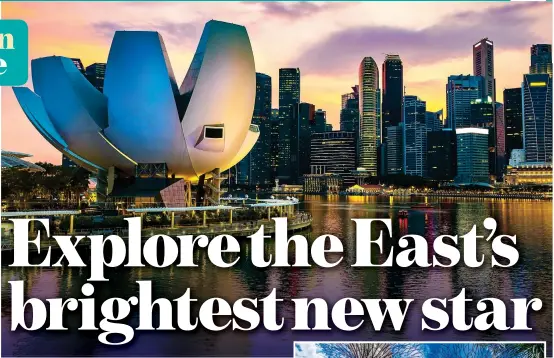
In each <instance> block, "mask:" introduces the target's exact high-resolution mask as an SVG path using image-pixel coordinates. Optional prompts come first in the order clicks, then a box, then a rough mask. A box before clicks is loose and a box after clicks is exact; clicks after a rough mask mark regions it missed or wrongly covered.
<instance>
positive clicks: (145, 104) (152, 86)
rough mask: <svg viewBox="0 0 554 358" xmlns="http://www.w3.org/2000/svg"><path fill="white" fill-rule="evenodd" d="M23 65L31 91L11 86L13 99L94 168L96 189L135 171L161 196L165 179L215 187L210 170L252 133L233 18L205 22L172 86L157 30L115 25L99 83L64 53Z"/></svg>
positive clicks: (57, 142) (241, 33)
mask: <svg viewBox="0 0 554 358" xmlns="http://www.w3.org/2000/svg"><path fill="white" fill-rule="evenodd" d="M31 69H32V82H33V88H34V92H33V91H32V90H30V89H29V88H27V87H14V88H13V90H14V93H15V95H16V97H17V100H18V101H19V104H20V105H21V108H22V109H23V111H24V112H25V114H26V115H27V118H28V119H29V120H30V121H31V123H32V124H33V125H34V126H35V128H36V129H37V130H38V131H39V132H40V133H41V134H42V135H43V136H44V138H46V140H48V142H50V143H51V144H52V145H53V146H54V147H55V148H57V149H58V150H59V151H61V152H62V153H63V154H64V155H66V156H67V157H69V158H70V159H71V160H73V161H74V162H75V163H77V164H78V165H80V166H82V167H84V168H86V169H88V170H89V171H91V172H92V173H93V174H95V175H96V176H98V177H99V178H104V179H103V180H104V181H105V183H106V185H105V188H106V189H105V191H106V194H113V193H112V192H113V191H114V190H116V191H117V190H119V189H118V188H120V189H121V188H123V189H125V188H132V187H133V186H135V187H136V186H137V185H138V186H140V185H141V184H140V183H139V182H140V179H148V180H149V182H150V183H153V182H154V181H155V180H154V179H161V180H158V183H157V184H156V185H155V186H156V187H157V189H156V190H158V189H159V190H161V192H162V193H161V195H162V198H163V190H166V189H171V187H173V189H175V187H179V188H181V187H182V188H183V189H182V190H184V191H185V192H186V191H187V190H189V193H188V194H186V193H185V197H186V196H187V195H188V196H189V197H190V185H191V183H199V186H200V187H202V188H204V185H205V184H206V185H208V190H212V191H214V192H217V191H218V190H219V183H220V180H221V178H220V177H219V174H220V172H221V171H224V170H226V169H228V168H230V167H231V166H233V165H235V164H236V163H237V162H239V161H240V160H241V159H242V158H243V157H245V156H246V154H248V152H249V151H250V150H251V149H252V147H253V146H254V144H255V143H256V140H257V138H258V136H259V130H258V127H257V126H255V125H252V124H251V119H252V112H253V109H254V100H255V92H256V72H255V66H254V56H253V53H252V47H251V45H250V40H249V37H248V33H247V31H246V29H245V28H244V27H243V26H239V25H235V24H230V23H225V22H220V21H214V20H212V21H209V22H208V23H206V25H205V27H204V31H203V32H202V35H201V38H200V42H199V44H198V47H197V49H196V53H195V55H194V57H193V59H192V63H191V65H190V68H189V69H188V72H187V74H186V76H185V78H184V80H183V81H182V83H181V85H180V86H178V85H177V81H176V79H175V76H174V74H173V69H172V67H171V63H170V61H169V58H168V54H167V51H166V48H165V45H164V41H163V39H162V37H161V35H160V34H159V33H157V32H151V31H117V32H116V33H115V35H114V37H113V40H112V44H111V48H110V52H109V56H108V60H107V64H106V71H105V79H104V88H103V92H101V91H99V90H98V89H97V88H95V87H94V86H93V85H92V84H91V83H90V82H89V81H88V80H87V78H86V77H85V76H84V75H83V73H82V72H81V71H79V69H78V68H77V67H76V66H75V65H74V63H73V61H72V60H71V59H70V58H67V57H60V56H50V57H43V58H37V59H34V60H32V62H31ZM210 183H211V184H210ZM142 185H143V186H144V184H142ZM147 186H148V185H147ZM209 188H211V189H209ZM180 190H181V189H179V191H180ZM166 191H167V190H166ZM216 194H217V193H214V196H216V197H217V196H218V194H217V195H216Z"/></svg>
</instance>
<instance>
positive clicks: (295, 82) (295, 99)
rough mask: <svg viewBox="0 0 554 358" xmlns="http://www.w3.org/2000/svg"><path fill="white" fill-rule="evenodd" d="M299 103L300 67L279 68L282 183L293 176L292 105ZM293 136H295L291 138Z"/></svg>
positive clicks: (280, 166) (289, 181)
mask: <svg viewBox="0 0 554 358" xmlns="http://www.w3.org/2000/svg"><path fill="white" fill-rule="evenodd" d="M298 103H300V69H298V68H281V69H279V163H278V169H277V175H278V178H279V179H280V180H281V181H283V182H284V183H291V182H292V181H296V180H295V179H294V178H293V173H292V163H291V159H292V158H291V156H292V155H293V152H292V142H293V141H294V140H295V139H297V137H296V136H295V133H294V132H293V121H294V107H295V106H296V105H298ZM293 137H295V138H293Z"/></svg>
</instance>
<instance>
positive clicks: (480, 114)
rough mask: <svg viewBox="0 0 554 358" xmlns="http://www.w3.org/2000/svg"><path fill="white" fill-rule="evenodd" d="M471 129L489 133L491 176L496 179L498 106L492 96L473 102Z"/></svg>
mask: <svg viewBox="0 0 554 358" xmlns="http://www.w3.org/2000/svg"><path fill="white" fill-rule="evenodd" d="M470 107H471V116H470V127H472V128H487V129H488V131H489V144H488V145H489V148H488V153H489V154H488V155H489V175H490V176H491V178H492V179H495V177H496V169H497V168H496V128H495V126H494V124H495V113H496V105H495V103H494V102H493V101H492V98H491V97H490V96H488V97H486V98H478V99H476V100H473V101H471V106H470Z"/></svg>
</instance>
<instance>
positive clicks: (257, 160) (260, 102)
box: [237, 73, 271, 186]
mask: <svg viewBox="0 0 554 358" xmlns="http://www.w3.org/2000/svg"><path fill="white" fill-rule="evenodd" d="M252 124H256V125H257V126H258V128H259V129H260V136H259V138H258V141H257V142H256V144H255V145H254V147H253V148H252V150H251V151H250V153H248V154H247V155H246V157H244V159H242V160H241V161H240V162H239V164H238V167H237V168H238V179H239V183H242V184H246V185H250V186H254V185H268V184H271V77H270V76H268V75H266V74H263V73H256V99H255V102H254V113H253V115H252Z"/></svg>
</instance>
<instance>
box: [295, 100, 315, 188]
mask: <svg viewBox="0 0 554 358" xmlns="http://www.w3.org/2000/svg"><path fill="white" fill-rule="evenodd" d="M315 115H316V111H315V106H314V105H313V104H311V103H305V102H301V103H299V104H298V105H296V106H295V107H294V121H293V124H292V125H293V128H292V130H293V132H294V135H293V136H292V142H291V182H292V183H294V184H296V183H299V182H300V181H301V179H302V177H303V175H304V174H308V173H310V140H311V134H312V129H313V128H312V125H313V122H314V120H315V118H314V117H315Z"/></svg>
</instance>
